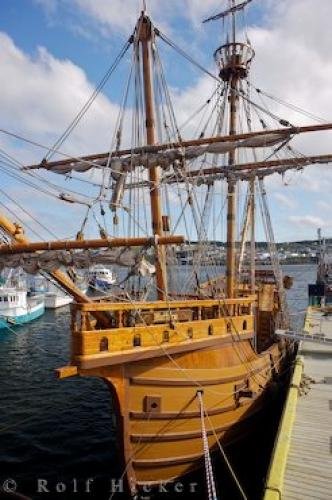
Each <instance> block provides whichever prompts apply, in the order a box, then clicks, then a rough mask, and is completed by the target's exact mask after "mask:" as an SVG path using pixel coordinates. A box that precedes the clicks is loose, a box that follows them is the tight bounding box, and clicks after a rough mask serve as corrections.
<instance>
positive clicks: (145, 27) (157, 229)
mask: <svg viewBox="0 0 332 500" xmlns="http://www.w3.org/2000/svg"><path fill="white" fill-rule="evenodd" d="M137 32H138V41H139V42H140V43H141V53H142V64H143V67H142V69H143V82H144V102H145V124H146V139H147V145H148V146H151V145H153V144H156V128H155V112H154V99H153V83H152V75H151V49H152V41H153V36H154V34H153V29H152V23H151V19H150V18H149V17H148V16H147V15H146V14H145V12H144V11H143V12H142V14H141V17H140V18H139V20H138V23H137ZM149 181H150V203H151V222H152V231H153V234H154V235H155V236H156V237H157V238H158V237H160V236H163V223H162V210H161V198H160V167H151V168H150V169H149ZM155 266H156V285H157V297H158V299H159V300H164V299H165V298H166V294H167V276H166V263H165V251H164V249H162V248H160V247H158V246H156V248H155Z"/></svg>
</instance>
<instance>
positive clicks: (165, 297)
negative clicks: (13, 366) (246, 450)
mask: <svg viewBox="0 0 332 500" xmlns="http://www.w3.org/2000/svg"><path fill="white" fill-rule="evenodd" d="M249 3H250V2H248V1H247V2H242V3H240V4H236V3H235V2H234V0H231V1H230V4H229V7H228V9H227V10H225V11H223V12H222V13H220V14H218V15H217V16H214V17H213V18H211V19H221V20H222V22H223V27H224V35H225V40H224V43H223V44H222V45H221V46H220V47H219V48H218V49H217V50H216V51H215V54H214V56H215V60H216V62H217V73H216V74H214V73H213V74H212V73H210V72H207V73H208V74H209V75H210V77H211V80H213V81H214V85H215V90H214V97H213V99H210V102H208V104H207V106H208V105H209V106H211V102H212V104H213V106H211V107H210V109H211V108H213V109H212V111H211V116H210V115H209V119H208V120H207V125H206V127H205V128H204V127H202V128H203V129H204V130H203V132H202V131H200V133H199V134H198V137H197V136H196V137H194V138H192V139H184V138H183V137H182V135H181V133H180V131H179V128H178V127H177V125H176V119H175V114H174V112H173V111H174V110H173V108H172V104H171V96H170V93H169V92H168V90H167V86H166V79H165V78H164V76H165V75H164V72H163V67H162V64H161V61H160V58H159V52H158V44H159V43H162V42H163V43H166V44H168V46H169V45H171V46H173V48H174V47H175V48H177V47H176V46H175V45H174V44H173V43H171V41H170V40H169V39H168V38H167V37H166V35H164V34H163V33H162V31H160V30H159V29H158V28H157V27H156V26H154V24H153V22H152V20H151V19H150V17H149V16H148V14H147V13H146V11H145V10H144V11H142V13H141V15H140V17H139V19H138V21H137V24H136V26H135V29H134V31H133V34H132V35H131V37H130V38H129V40H128V42H127V44H126V47H125V50H128V49H129V48H132V50H133V56H132V59H131V61H132V66H131V78H132V81H133V82H134V83H133V87H134V91H135V92H136V93H135V96H136V98H135V100H134V102H135V103H136V108H134V110H133V115H134V121H135V123H134V129H135V130H134V132H133V134H132V143H131V145H130V147H128V148H127V149H124V148H123V147H122V133H123V123H124V120H123V116H121V117H120V119H119V120H118V122H117V127H118V128H117V129H116V131H115V134H114V137H115V139H114V144H113V146H112V149H111V150H110V151H108V152H105V153H97V154H91V155H88V156H80V157H73V156H70V157H68V155H67V157H65V156H64V154H62V153H61V150H60V147H61V145H62V142H63V141H62V142H59V143H58V144H57V145H55V146H54V148H52V149H51V150H50V151H49V152H48V155H46V157H45V158H44V159H43V161H42V162H41V163H39V164H36V165H30V166H28V167H25V168H24V169H23V170H21V174H22V175H24V174H25V173H26V172H28V173H29V174H30V175H32V176H33V175H35V172H36V169H43V170H44V173H45V174H46V173H47V172H48V173H52V174H53V173H57V174H59V176H63V175H66V176H67V177H69V178H72V179H75V175H76V176H79V175H81V176H83V175H84V172H87V171H91V170H94V171H97V173H100V172H102V173H103V175H102V180H100V179H101V176H99V177H98V179H99V181H98V183H97V181H94V183H95V184H96V183H97V184H98V196H96V198H95V204H96V206H101V205H104V204H105V203H107V204H108V209H109V211H110V218H111V223H112V224H113V225H112V228H113V229H112V231H110V230H109V231H106V229H105V228H102V227H100V226H99V230H100V236H99V237H96V238H94V239H87V238H85V235H84V230H80V231H79V232H78V234H77V238H76V239H71V240H70V239H68V240H53V241H31V240H29V239H28V238H27V236H26V235H25V233H24V231H23V229H22V226H21V225H20V224H18V223H14V222H11V221H10V220H9V219H7V218H6V217H5V215H1V217H0V226H1V229H2V232H3V234H4V235H6V238H7V240H6V241H3V243H2V244H1V245H0V263H1V265H2V266H9V267H18V266H21V267H23V268H25V269H28V270H29V271H30V272H33V271H35V272H39V271H40V270H43V272H45V273H48V275H50V276H51V277H52V279H53V280H55V281H56V282H57V283H58V284H59V285H60V286H61V287H62V288H63V289H64V290H65V291H66V292H67V293H69V294H71V295H72V296H73V298H74V303H73V304H72V305H71V359H70V361H69V364H68V366H65V367H62V368H59V369H58V370H57V374H58V376H59V378H65V377H71V376H75V375H79V376H84V377H100V378H101V379H103V380H104V381H105V382H106V384H107V385H108V387H109V389H110V392H111V394H112V398H113V401H114V408H115V411H116V417H117V429H118V437H119V450H120V452H121V458H122V461H123V466H124V473H125V476H126V478H127V481H128V485H129V487H130V490H131V492H132V494H135V493H136V492H137V491H138V490H139V488H140V486H142V485H146V484H149V485H154V484H156V485H157V484H159V483H160V482H169V481H173V480H176V479H178V478H181V477H182V476H184V475H185V474H187V473H189V472H191V471H193V470H195V469H197V468H198V467H201V466H202V465H204V464H205V465H206V467H207V463H209V462H208V461H209V456H210V453H211V452H212V451H215V450H217V449H218V446H219V445H220V446H222V447H225V446H227V445H229V444H231V443H232V442H235V441H237V440H240V439H241V438H242V437H243V436H244V435H246V434H248V433H250V432H251V430H252V429H253V427H254V422H255V416H256V415H257V413H258V412H259V411H260V410H261V409H262V408H263V407H264V406H265V405H268V404H269V397H268V389H269V387H270V385H271V384H275V383H276V382H278V380H279V374H280V373H281V372H282V371H283V370H284V369H285V368H287V367H289V366H290V365H291V362H292V357H293V353H294V345H293V343H291V342H290V341H287V340H285V339H278V338H277V337H276V336H275V330H276V329H278V328H283V329H285V328H287V326H288V321H289V319H288V312H287V304H286V299H285V287H284V278H283V276H282V272H281V268H280V265H279V262H278V256H277V252H276V249H275V244H274V240H273V231H272V227H271V220H270V216H269V213H268V205H267V200H266V191H265V188H264V179H265V177H266V176H267V175H271V174H275V173H281V174H283V173H284V172H286V171H287V170H288V169H302V168H303V167H305V166H307V165H312V164H323V163H329V162H331V161H332V155H324V156H323V155H321V156H310V157H309V156H306V155H302V154H299V153H297V152H296V151H295V150H293V149H292V148H291V146H290V144H289V143H290V141H291V139H292V138H293V137H294V136H296V135H298V134H302V133H309V132H315V131H322V130H330V129H331V128H332V125H331V124H318V125H317V124H314V125H305V126H303V125H302V126H295V125H293V124H291V123H289V122H288V121H286V120H283V119H278V120H277V121H278V125H274V126H273V121H274V122H275V121H276V117H275V115H273V114H272V113H270V114H269V116H268V118H269V119H271V121H272V126H271V124H270V123H269V120H268V118H266V120H264V119H263V118H260V119H259V120H254V119H253V117H252V115H251V111H250V110H251V108H255V109H256V110H257V109H258V112H259V113H262V114H263V111H265V110H263V111H262V109H261V107H259V106H258V105H257V106H256V103H255V102H254V99H253V97H251V95H250V83H249V70H250V65H251V62H252V59H253V57H254V51H253V49H252V47H251V45H250V42H249V40H245V41H241V42H239V41H238V39H237V26H236V23H237V19H238V16H240V15H241V14H242V11H243V9H245V8H246V6H247V4H249ZM209 20H210V19H209ZM207 21H208V20H207ZM185 56H186V54H185ZM187 59H189V60H190V57H188V56H187ZM192 61H193V59H192ZM192 61H191V62H192ZM201 69H203V70H204V68H201ZM128 82H129V80H128ZM128 88H129V83H128V85H127V87H126V91H125V97H127V96H128V94H129V92H128ZM124 104H126V103H125V102H124ZM123 108H124V106H123ZM264 116H265V115H264ZM240 118H241V121H242V123H243V120H244V119H245V120H246V121H245V127H244V126H241V127H240V125H239V122H240ZM256 125H260V126H261V128H260V129H257V130H254V129H253V127H254V126H256ZM121 127H122V128H121ZM135 127H136V128H135ZM171 127H173V128H171ZM207 131H209V133H207ZM59 145H60V146H59ZM53 154H58V155H59V156H58V158H56V159H53V160H51V156H52V155H53ZM249 158H250V159H249ZM59 178H60V177H59ZM77 182H79V179H78V180H77ZM239 185H241V186H242V187H244V188H245V189H246V196H245V197H244V201H243V206H242V210H243V213H244V216H243V220H242V224H241V225H240V223H239V220H240V217H239V213H238V212H239ZM219 187H221V189H224V191H223V197H222V196H221V195H220V196H216V191H215V190H216V189H217V188H218V189H219ZM172 189H173V190H175V192H179V193H180V195H181V196H182V198H181V196H180V198H181V199H182V204H181V205H180V207H177V208H175V211H176V210H177V215H178V216H179V217H178V218H179V220H180V219H181V217H182V219H181V220H183V219H184V216H185V215H186V216H187V217H189V216H188V214H190V215H191V226H190V228H189V229H188V231H187V230H186V227H187V226H189V223H188V222H187V224H186V222H184V223H181V224H179V223H177V220H175V218H176V216H175V215H174V212H173V211H172V205H174V204H175V202H174V203H173V202H172V201H171V202H170V201H169V200H168V201H167V194H169V192H170V190H172ZM176 190H177V191H176ZM220 192H221V191H220ZM139 193H145V196H142V197H140V196H139V195H138V194H139ZM197 193H198V194H197ZM59 198H61V199H62V200H63V202H64V203H68V202H69V203H75V199H74V198H73V197H70V196H69V195H66V194H64V193H63V192H61V193H60V194H59ZM173 200H174V198H173ZM223 200H224V201H225V205H226V208H225V210H226V211H227V219H226V218H225V219H226V220H225V227H226V231H225V235H226V241H227V246H226V273H225V275H224V276H221V271H220V267H218V266H214V260H213V259H214V256H213V254H212V253H211V256H210V265H209V266H207V265H206V264H205V265H204V266H200V259H202V256H204V257H205V259H206V255H207V253H208V252H209V251H210V250H211V248H210V247H209V245H210V243H209V240H211V239H212V238H211V236H210V235H211V233H210V232H209V231H208V228H207V226H208V224H209V223H210V222H211V221H209V218H210V216H211V206H212V205H213V203H214V202H215V203H216V204H217V207H218V208H219V209H220V208H221V204H222V201H223ZM68 206H70V205H68ZM135 207H136V208H135ZM258 207H260V209H261V213H262V217H263V218H264V220H263V222H264V227H265V230H266V235H267V241H268V244H269V250H270V253H271V266H270V271H269V272H262V271H260V270H259V269H256V260H255V253H256V247H255V231H256V224H257V222H256V221H257V212H258ZM89 209H91V206H90V207H89ZM167 210H168V211H167ZM104 212H105V211H104ZM143 214H144V215H143ZM103 215H104V214H103ZM121 217H123V218H125V219H126V221H127V222H128V221H131V223H128V224H127V223H126V224H123V225H122V226H121V222H119V221H120V220H121ZM143 219H145V222H146V225H145V226H144V227H142V226H143ZM222 222H223V221H222ZM147 224H148V225H147ZM216 226H218V224H216ZM120 227H127V228H128V233H127V234H125V233H124V234H122V235H119V231H120ZM218 227H219V226H218ZM239 227H240V230H239ZM129 228H130V230H129ZM178 228H182V229H183V231H181V232H182V233H183V234H181V232H180V231H179V232H180V234H177V229H178ZM194 235H195V236H194ZM193 241H194V242H195V245H196V248H198V252H197V253H196V256H195V258H194V262H193V263H192V264H191V265H190V266H188V269H187V271H186V272H187V274H186V275H185V276H184V277H183V276H180V271H179V269H178V266H176V261H175V249H176V248H181V247H182V246H183V245H185V244H186V245H190V243H191V242H193ZM210 246H211V245H210ZM216 251H217V252H218V248H217V250H216ZM87 262H89V263H98V262H99V263H104V264H107V263H111V264H112V265H117V264H118V265H119V266H122V268H124V269H129V271H128V274H127V275H126V277H125V278H124V279H123V281H122V286H119V287H118V289H116V288H115V289H114V293H113V294H111V295H110V296H108V297H106V298H105V299H103V298H100V297H99V298H97V299H93V298H91V297H88V296H86V295H85V294H84V293H82V292H81V291H80V290H79V289H78V288H76V287H75V285H74V284H73V281H72V280H71V278H70V276H69V274H68V273H67V272H66V271H65V270H63V269H64V268H65V267H66V266H78V267H84V265H86V263H87ZM181 272H182V268H181ZM120 282H121V280H120ZM207 471H210V469H209V467H207ZM208 474H211V472H208ZM210 480H212V479H211V477H210Z"/></svg>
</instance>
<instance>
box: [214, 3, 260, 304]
mask: <svg viewBox="0 0 332 500" xmlns="http://www.w3.org/2000/svg"><path fill="white" fill-rule="evenodd" d="M236 12H237V10H236V4H235V0H230V8H229V10H228V11H226V12H225V13H224V14H221V15H220V16H219V17H226V16H228V15H230V16H231V30H232V33H231V42H230V43H226V44H224V45H222V46H221V47H219V48H218V49H217V50H216V52H215V59H216V62H217V64H218V66H219V68H220V77H221V78H222V79H223V80H224V81H225V82H227V83H228V85H229V135H230V136H234V135H236V133H237V116H238V100H239V97H238V95H239V94H238V91H239V82H240V80H241V79H244V78H245V77H246V76H247V72H248V67H249V64H250V62H251V59H252V57H253V51H252V49H251V47H250V46H249V45H248V44H246V43H238V42H237V41H236ZM216 18H218V16H216ZM235 159H236V153H235V150H232V151H230V152H229V155H228V168H229V174H228V176H227V184H228V188H227V253H226V264H227V269H226V293H227V297H229V298H233V297H234V296H235V294H236V247H235V245H236V180H235V178H234V176H232V166H233V165H234V164H235ZM251 215H252V214H251ZM253 224H254V221H253V220H251V225H253ZM252 232H253V231H252Z"/></svg>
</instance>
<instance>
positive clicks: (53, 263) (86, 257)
mask: <svg viewBox="0 0 332 500" xmlns="http://www.w3.org/2000/svg"><path fill="white" fill-rule="evenodd" d="M93 264H105V265H107V264H109V265H118V266H123V267H129V268H131V269H130V273H131V274H135V275H140V276H148V275H152V274H154V273H155V266H154V265H153V264H151V263H150V262H148V261H147V259H146V258H145V256H144V255H143V254H142V252H134V251H133V250H132V249H128V248H127V249H107V250H104V251H99V252H91V251H87V250H84V251H79V252H71V251H65V250H51V251H45V252H40V253H22V254H16V255H2V256H1V257H0V271H2V270H4V269H5V268H18V267H20V268H22V269H23V270H24V271H26V272H27V273H29V274H37V273H39V272H40V271H47V272H52V271H54V270H55V269H58V268H59V267H75V268H76V269H84V268H88V267H89V266H91V265H93Z"/></svg>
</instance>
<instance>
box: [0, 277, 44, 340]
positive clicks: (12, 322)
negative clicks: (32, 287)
mask: <svg viewBox="0 0 332 500" xmlns="http://www.w3.org/2000/svg"><path fill="white" fill-rule="evenodd" d="M44 311H45V302H44V297H43V296H42V295H35V296H31V297H28V295H27V290H25V289H17V288H14V287H6V286H4V287H0V329H1V330H2V329H5V328H8V327H12V326H17V325H23V324H25V323H30V321H33V320H34V319H37V318H39V317H40V316H42V315H43V314H44Z"/></svg>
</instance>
